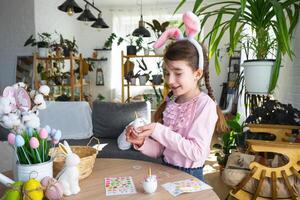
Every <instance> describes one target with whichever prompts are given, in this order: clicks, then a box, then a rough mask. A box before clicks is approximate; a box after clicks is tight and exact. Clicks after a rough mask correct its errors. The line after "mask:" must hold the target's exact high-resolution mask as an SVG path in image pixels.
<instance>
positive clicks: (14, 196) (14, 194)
mask: <svg viewBox="0 0 300 200" xmlns="http://www.w3.org/2000/svg"><path fill="white" fill-rule="evenodd" d="M22 185H23V182H22V181H17V182H15V183H13V184H12V186H11V189H8V190H6V191H5V194H4V200H21V199H22V198H21V197H22V196H21V192H20V191H21V187H22Z"/></svg>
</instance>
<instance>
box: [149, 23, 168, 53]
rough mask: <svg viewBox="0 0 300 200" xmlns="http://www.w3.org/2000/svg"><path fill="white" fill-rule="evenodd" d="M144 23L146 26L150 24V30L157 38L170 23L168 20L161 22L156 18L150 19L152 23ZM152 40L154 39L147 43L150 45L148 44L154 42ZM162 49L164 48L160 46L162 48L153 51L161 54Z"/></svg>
mask: <svg viewBox="0 0 300 200" xmlns="http://www.w3.org/2000/svg"><path fill="white" fill-rule="evenodd" d="M146 24H147V25H148V26H150V28H151V29H152V31H153V33H154V35H155V37H156V39H158V38H159V37H160V36H161V34H162V33H163V32H164V31H165V30H166V29H167V27H168V26H169V25H170V22H169V21H165V22H161V23H160V22H159V21H158V20H156V19H153V20H152V23H150V22H146ZM154 42H155V41H151V42H149V43H148V45H150V44H152V43H154ZM163 49H164V47H162V48H160V49H154V51H155V53H156V54H157V55H161V54H163Z"/></svg>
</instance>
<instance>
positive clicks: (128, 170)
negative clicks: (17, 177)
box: [0, 158, 219, 200]
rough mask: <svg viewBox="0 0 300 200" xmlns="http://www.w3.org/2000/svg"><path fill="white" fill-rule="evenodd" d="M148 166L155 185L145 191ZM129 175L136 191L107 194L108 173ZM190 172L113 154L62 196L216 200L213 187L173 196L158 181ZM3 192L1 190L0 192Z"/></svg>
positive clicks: (162, 182) (99, 160) (98, 160)
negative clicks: (75, 190) (149, 191)
mask: <svg viewBox="0 0 300 200" xmlns="http://www.w3.org/2000/svg"><path fill="white" fill-rule="evenodd" d="M149 168H151V171H152V174H155V175H156V176H157V180H158V187H157V190H156V192H155V193H153V194H146V193H145V192H144V190H143V185H142V182H143V180H144V178H145V176H146V175H147V172H148V169H149ZM122 176H131V177H132V178H133V182H134V185H135V188H136V191H137V193H135V194H128V195H118V196H106V193H105V186H104V179H105V178H108V177H122ZM188 178H193V176H191V175H189V174H187V173H185V172H183V171H180V170H177V169H174V168H171V167H167V166H164V165H161V164H156V163H151V162H145V161H140V160H129V159H112V158H98V159H96V161H95V165H94V168H93V172H92V174H91V175H90V176H89V177H87V178H85V179H83V180H81V181H80V183H79V185H80V189H81V191H80V192H79V193H78V194H76V195H72V196H68V197H64V199H65V200H69V199H70V200H71V199H72V200H77V199H78V200H79V199H80V200H82V199H89V200H92V199H114V200H118V199H139V200H146V199H174V198H176V199H181V200H185V199H189V200H190V199H195V197H196V198H197V199H212V200H219V197H218V196H217V195H216V193H215V192H214V191H213V190H203V191H200V192H194V193H185V194H181V195H179V196H177V197H173V196H172V195H171V194H170V193H169V192H168V191H167V190H165V189H164V188H163V187H162V186H161V185H162V184H164V183H167V182H174V181H180V180H184V179H188ZM1 193H2V194H3V190H2V192H1V191H0V194H1ZM0 196H2V195H0Z"/></svg>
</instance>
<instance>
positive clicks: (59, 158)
mask: <svg viewBox="0 0 300 200" xmlns="http://www.w3.org/2000/svg"><path fill="white" fill-rule="evenodd" d="M93 139H95V140H97V141H98V144H100V142H99V139H98V138H95V137H92V138H91V140H90V141H89V143H88V144H87V145H86V146H70V147H71V149H72V152H73V153H75V154H77V155H78V156H79V157H80V164H79V165H78V168H79V173H80V174H79V180H82V179H84V178H87V177H88V176H89V175H91V173H92V171H93V167H94V164H95V159H96V157H97V154H98V152H99V151H98V150H97V149H95V148H93V147H90V146H89V144H90V143H91V141H92V140H93ZM55 151H57V152H55V154H56V156H55V159H54V161H53V177H56V175H57V174H58V173H59V172H60V171H61V170H62V169H63V166H64V164H65V162H64V161H65V157H64V156H63V153H62V151H61V150H60V149H59V148H58V147H56V148H55Z"/></svg>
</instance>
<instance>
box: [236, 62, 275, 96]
mask: <svg viewBox="0 0 300 200" xmlns="http://www.w3.org/2000/svg"><path fill="white" fill-rule="evenodd" d="M242 66H243V67H244V77H245V87H246V91H247V92H249V93H252V94H268V91H269V86H270V80H271V75H272V70H273V67H274V61H270V60H266V61H258V60H253V61H246V62H244V63H243V64H242Z"/></svg>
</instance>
